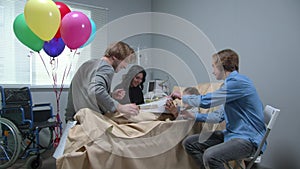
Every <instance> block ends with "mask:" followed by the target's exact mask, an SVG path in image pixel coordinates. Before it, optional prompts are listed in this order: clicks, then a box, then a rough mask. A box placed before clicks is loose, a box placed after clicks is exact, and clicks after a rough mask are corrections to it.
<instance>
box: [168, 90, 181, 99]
mask: <svg viewBox="0 0 300 169" xmlns="http://www.w3.org/2000/svg"><path fill="white" fill-rule="evenodd" d="M170 96H171V98H172V99H173V100H175V99H179V100H181V94H180V92H177V91H175V92H173V93H172V94H171V95H170Z"/></svg>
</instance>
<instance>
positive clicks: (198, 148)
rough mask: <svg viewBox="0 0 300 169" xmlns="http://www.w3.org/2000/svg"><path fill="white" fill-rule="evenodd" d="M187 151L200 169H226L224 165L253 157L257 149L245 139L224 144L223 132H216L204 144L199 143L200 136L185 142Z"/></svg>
mask: <svg viewBox="0 0 300 169" xmlns="http://www.w3.org/2000/svg"><path fill="white" fill-rule="evenodd" d="M182 144H183V146H184V148H185V151H186V152H187V153H188V154H189V155H190V156H192V158H193V159H194V160H195V161H196V163H197V164H198V165H199V166H200V169H205V168H209V169H223V168H224V169H225V167H224V163H226V162H228V161H232V160H240V159H243V158H247V157H249V156H251V155H252V154H253V153H254V152H255V150H256V147H255V146H254V145H253V144H252V143H251V142H250V141H247V140H244V139H238V138H236V139H232V140H229V141H227V142H224V135H223V132H221V131H214V132H212V133H211V136H210V137H209V138H208V139H207V140H206V141H204V142H201V143H200V142H199V134H196V135H191V136H188V137H187V138H186V139H184V140H183V143H182Z"/></svg>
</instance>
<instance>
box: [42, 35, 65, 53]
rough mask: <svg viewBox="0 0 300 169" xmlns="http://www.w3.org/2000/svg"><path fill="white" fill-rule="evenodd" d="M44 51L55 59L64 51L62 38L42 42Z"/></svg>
mask: <svg viewBox="0 0 300 169" xmlns="http://www.w3.org/2000/svg"><path fill="white" fill-rule="evenodd" d="M43 49H44V51H45V52H46V53H47V54H48V55H49V56H51V57H57V56H58V55H60V54H61V53H62V52H63V51H64V49H65V43H64V41H63V40H62V38H53V39H51V40H50V41H49V42H44V46H43Z"/></svg>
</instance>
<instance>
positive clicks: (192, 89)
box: [183, 87, 200, 95]
mask: <svg viewBox="0 0 300 169" xmlns="http://www.w3.org/2000/svg"><path fill="white" fill-rule="evenodd" d="M183 93H186V94H190V95H193V94H194V95H199V94H200V93H199V91H198V89H197V88H196V87H187V88H185V89H184V90H183Z"/></svg>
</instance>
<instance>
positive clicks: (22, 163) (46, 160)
mask: <svg viewBox="0 0 300 169" xmlns="http://www.w3.org/2000/svg"><path fill="white" fill-rule="evenodd" d="M53 153H54V149H51V150H48V151H46V152H44V153H42V154H41V156H42V161H43V162H42V163H43V164H42V168H41V169H56V165H55V158H53V157H52V155H53ZM28 158H29V157H28ZM28 158H26V159H19V160H17V161H16V163H15V164H14V165H13V166H11V167H9V168H8V169H26V161H27V160H28ZM252 169H268V168H265V167H262V166H259V165H254V166H253V167H252Z"/></svg>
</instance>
